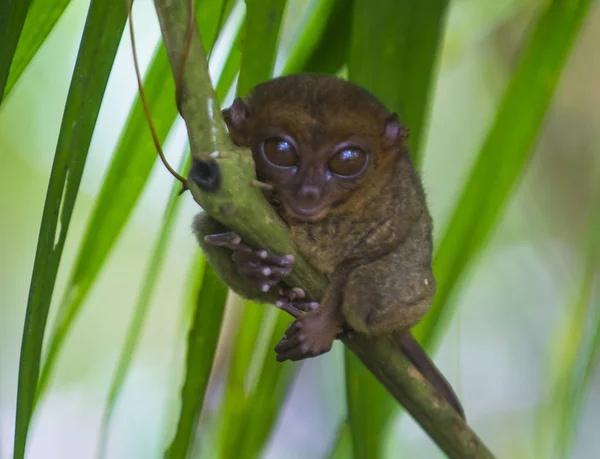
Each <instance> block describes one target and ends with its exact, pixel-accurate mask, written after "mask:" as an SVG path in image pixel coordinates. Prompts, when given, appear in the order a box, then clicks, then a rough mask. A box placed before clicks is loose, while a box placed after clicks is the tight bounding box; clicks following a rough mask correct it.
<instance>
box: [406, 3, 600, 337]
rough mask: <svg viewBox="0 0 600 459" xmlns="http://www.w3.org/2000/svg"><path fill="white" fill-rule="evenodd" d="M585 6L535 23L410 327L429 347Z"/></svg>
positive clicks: (523, 157) (545, 102)
mask: <svg viewBox="0 0 600 459" xmlns="http://www.w3.org/2000/svg"><path fill="white" fill-rule="evenodd" d="M589 6H590V1H589V0H577V1H575V2H570V1H566V0H555V1H553V2H552V3H551V4H550V5H549V6H548V8H547V9H546V10H545V11H544V12H543V13H542V15H541V16H540V18H539V19H538V21H537V24H536V27H535V30H534V31H533V34H532V35H531V38H530V40H529V43H528V45H527V47H526V49H525V51H524V53H523V55H522V58H521V60H520V63H519V65H518V67H517V69H516V70H515V73H514V75H513V77H512V79H511V81H510V83H509V85H508V87H507V89H506V92H505V94H504V98H503V100H502V102H501V105H500V109H499V111H498V113H497V115H496V119H495V121H494V123H493V125H492V127H491V129H490V131H489V133H488V135H487V137H486V139H485V142H484V144H483V146H482V148H481V150H480V152H479V155H478V157H477V159H476V162H475V164H474V167H473V169H472V171H471V173H470V176H469V178H468V180H467V183H466V185H465V187H464V189H463V192H462V195H461V197H460V199H459V201H458V204H457V206H456V209H455V211H454V214H453V216H452V218H451V220H450V223H449V225H448V228H447V229H446V232H445V235H444V237H443V239H442V242H441V244H440V245H439V247H438V250H437V253H436V255H435V259H434V273H435V274H436V277H437V278H438V285H437V293H436V296H435V298H434V300H433V304H432V307H431V311H430V312H429V313H428V314H427V315H426V316H425V318H424V319H423V320H422V321H421V323H420V324H419V325H417V327H416V328H415V337H416V338H417V339H418V340H419V341H421V342H422V343H423V344H424V345H425V346H427V347H430V346H433V345H434V343H435V341H436V339H437V337H438V336H439V334H440V332H441V328H442V324H443V323H445V322H447V320H445V319H446V318H447V317H448V316H449V315H450V314H451V304H452V303H451V301H450V298H451V296H452V294H453V293H454V290H455V289H456V288H457V286H458V284H459V281H460V279H461V277H462V275H463V273H464V272H465V271H466V269H467V267H468V266H469V265H470V264H471V263H472V261H473V260H474V258H475V257H476V255H477V254H478V253H480V252H481V250H482V248H483V247H484V245H485V243H486V242H487V240H488V237H489V235H490V234H491V232H492V231H493V229H494V228H495V226H496V224H497V222H498V219H499V217H500V215H501V212H502V211H503V209H504V207H505V205H506V201H507V197H508V195H509V193H510V191H511V190H512V188H513V186H514V184H515V183H516V181H517V180H518V178H519V177H520V175H521V173H522V171H523V169H524V167H525V165H526V164H527V161H528V159H529V157H530V155H531V152H532V148H533V145H534V143H535V140H536V139H537V135H538V132H539V129H540V126H541V124H542V121H543V119H544V115H545V113H546V110H547V108H548V106H549V104H550V101H551V99H552V96H553V94H554V90H555V88H556V85H557V83H558V80H559V77H560V74H561V71H562V69H563V67H564V64H565V61H566V59H567V57H568V55H569V52H570V50H571V48H572V45H573V43H574V41H575V38H576V37H577V34H578V32H579V30H580V28H581V24H582V22H583V19H584V18H585V16H586V13H587V11H588V10H589ZM482 190H484V191H482Z"/></svg>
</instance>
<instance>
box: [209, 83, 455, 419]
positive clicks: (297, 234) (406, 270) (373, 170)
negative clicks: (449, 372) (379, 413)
mask: <svg viewBox="0 0 600 459" xmlns="http://www.w3.org/2000/svg"><path fill="white" fill-rule="evenodd" d="M224 117H225V120H226V122H227V124H228V127H229V131H230V134H231V137H232V140H233V141H234V142H235V143H236V144H238V145H241V146H246V147H248V148H250V149H251V150H252V154H253V157H254V160H255V163H256V173H257V177H258V179H259V180H261V181H264V182H267V183H270V184H271V185H272V186H273V191H272V192H270V193H267V194H266V197H267V199H269V201H270V202H271V204H272V205H273V206H274V207H275V208H276V209H277V210H278V212H279V214H280V215H281V217H282V219H283V220H284V221H285V222H286V223H287V224H288V226H289V229H290V234H291V238H292V241H293V243H294V246H295V247H296V249H297V250H298V252H299V253H300V254H302V255H303V256H304V257H305V258H306V260H308V261H309V262H310V263H311V264H312V265H313V266H314V267H315V268H316V269H317V270H318V271H319V272H321V273H323V274H325V275H327V276H328V277H329V279H330V285H329V287H328V289H327V291H326V292H325V295H324V297H323V298H322V299H321V310H320V311H317V313H313V316H315V317H316V316H318V315H319V314H321V315H322V317H324V318H325V320H323V321H321V322H318V321H316V320H313V319H314V318H315V317H307V316H305V317H304V318H303V319H306V325H305V328H304V330H307V329H308V325H309V322H310V321H311V320H313V322H314V324H313V325H311V326H312V327H315V328H314V330H318V332H317V331H315V333H316V334H320V335H327V336H322V337H319V336H318V337H317V340H318V339H322V341H323V342H322V343H317V344H315V347H319V346H321V347H322V350H321V351H319V352H326V351H327V350H328V349H329V347H330V346H331V342H330V341H332V340H333V339H334V337H335V334H336V333H337V332H338V331H339V327H340V326H341V325H342V323H345V324H346V325H348V326H350V327H351V328H352V329H354V330H357V331H359V332H362V333H366V334H378V335H381V334H389V335H392V334H394V335H395V336H399V335H400V336H401V335H402V333H403V332H407V331H408V330H409V329H410V327H412V326H413V325H415V324H416V323H417V322H418V321H419V320H420V319H421V318H422V317H423V315H424V314H425V313H426V312H427V310H428V309H429V306H430V303H431V299H432V297H433V295H434V293H435V279H434V277H433V274H432V271H431V261H432V260H431V257H432V237H431V232H432V221H431V217H430V215H429V212H428V209H427V205H426V202H425V196H424V193H423V188H422V186H421V182H420V179H419V177H418V176H417V174H416V172H415V170H414V168H413V166H412V164H411V161H410V159H409V156H408V153H407V148H406V145H405V142H404V141H405V135H404V134H402V133H403V132H404V131H403V130H402V129H400V127H399V125H395V124H393V123H397V122H396V121H395V118H394V117H393V116H392V114H391V113H390V112H389V111H388V110H387V109H386V108H385V107H384V106H383V105H382V104H381V103H380V102H379V101H378V100H377V99H375V98H374V97H373V96H372V95H371V94H370V93H368V92H367V91H365V90H364V89H362V88H359V87H358V86H356V85H354V84H352V83H349V82H347V81H344V80H341V79H338V78H333V77H329V76H316V75H293V76H288V77H283V78H278V79H275V80H272V81H269V82H267V83H264V84H261V85H259V86H257V87H256V88H254V89H253V90H252V91H251V93H250V94H249V96H248V97H247V98H246V99H245V101H242V100H240V99H238V100H236V101H235V103H234V104H233V106H232V107H231V108H230V109H227V110H224ZM390 123H391V124H390ZM390 126H391V128H390ZM399 129H400V130H399ZM396 132H399V133H400V134H399V135H395V133H396ZM390 133H391V134H390ZM273 136H277V137H282V136H284V137H285V138H288V139H290V142H292V143H293V145H294V146H295V148H296V150H297V153H298V156H299V158H300V162H299V165H298V167H297V169H294V170H288V169H281V168H276V167H273V165H272V164H270V163H269V162H268V161H267V160H266V159H265V158H264V155H263V154H262V153H261V145H262V142H263V141H265V140H266V139H267V138H270V137H273ZM346 141H351V142H352V144H355V145H359V146H360V148H361V149H363V150H364V151H366V152H367V153H368V157H369V159H368V163H367V166H366V168H365V169H364V171H363V172H362V174H360V175H359V176H357V177H355V178H352V179H349V178H340V177H338V176H335V174H333V175H332V174H329V175H327V174H328V172H327V164H328V160H329V158H330V157H331V155H332V154H333V153H334V152H335V151H336V149H337V148H339V145H343V142H346ZM307 184H310V185H311V186H313V187H315V188H317V189H318V190H319V202H320V203H321V204H323V206H324V210H323V211H322V212H320V213H319V214H318V215H316V216H314V218H310V219H306V218H300V217H299V216H298V214H297V213H295V212H294V211H293V209H294V207H295V205H296V204H297V201H298V199H299V198H298V196H300V194H301V193H300V190H301V189H302V187H304V186H306V185H307ZM203 219H206V217H202V218H200V219H199V220H198V221H197V232H198V234H199V239H200V242H201V244H202V245H203V247H204V249H205V251H206V252H207V256H208V257H209V261H211V262H213V263H215V264H216V265H217V270H218V271H219V272H220V273H221V275H222V276H223V277H224V278H225V280H226V281H227V282H228V283H229V284H230V285H231V286H232V287H233V288H234V289H235V290H236V291H238V293H240V294H242V295H244V296H246V297H249V298H253V299H259V300H263V301H272V299H273V297H272V294H262V293H260V292H257V291H256V289H254V290H252V289H245V288H244V286H243V282H241V281H240V279H239V276H236V275H235V273H233V270H232V269H231V268H230V267H229V268H223V269H219V268H218V264H219V263H226V264H227V263H228V264H231V261H228V262H221V261H219V260H222V259H224V258H225V257H224V252H221V254H220V255H218V254H217V252H219V250H221V251H222V250H223V249H218V248H214V247H207V246H206V245H205V244H204V243H203V241H202V237H203V235H205V234H209V233H207V232H206V231H205V230H203V229H202V226H203V225H205V223H202V221H203ZM217 255H218V256H217ZM217 259H218V260H217ZM232 276H233V277H236V279H233V278H232ZM303 319H299V320H303ZM327 324H329V325H327ZM399 343H400V344H399V345H400V346H403V344H402V343H403V341H402V340H400V341H399ZM414 346H416V347H417V348H418V345H417V344H416V342H415V343H414V345H412V347H411V346H404V347H403V348H405V349H408V350H409V352H412V351H410V349H415V347H414ZM419 349H420V348H419ZM314 351H315V353H317V354H318V352H317V351H318V349H315V350H314ZM420 352H421V353H420V354H418V353H417V354H418V355H417V354H414V355H412V356H411V355H409V358H411V359H412V360H413V362H415V364H420V365H421V367H422V368H425V369H426V370H427V369H429V370H427V371H425V372H424V374H427V375H428V379H430V381H431V382H432V383H433V384H434V385H436V387H438V390H440V391H441V392H442V393H443V394H445V396H446V398H448V399H449V401H450V403H452V404H453V405H454V406H455V407H456V408H457V409H458V410H459V411H461V407H460V403H459V402H458V400H457V399H456V396H454V394H453V392H452V390H451V388H450V386H449V385H448V384H447V382H445V380H444V379H443V377H442V376H441V375H439V373H438V372H437V370H436V369H435V367H433V366H432V364H431V362H429V361H426V362H425V361H424V360H423V357H422V355H425V354H424V352H423V351H422V350H421V351H420ZM421 371H423V370H422V369H421ZM432 375H434V376H432ZM436 375H437V376H436ZM448 394H450V395H448ZM452 397H454V398H452Z"/></svg>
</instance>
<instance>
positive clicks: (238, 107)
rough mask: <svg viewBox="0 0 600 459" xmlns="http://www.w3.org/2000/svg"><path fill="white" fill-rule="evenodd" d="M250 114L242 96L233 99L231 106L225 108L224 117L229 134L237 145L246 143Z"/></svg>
mask: <svg viewBox="0 0 600 459" xmlns="http://www.w3.org/2000/svg"><path fill="white" fill-rule="evenodd" d="M248 114H249V112H248V106H247V105H246V103H245V102H244V101H243V100H242V99H241V98H240V97H237V98H236V99H235V100H234V101H233V104H231V107H229V108H226V109H225V110H223V118H224V119H225V123H227V128H228V129H229V135H230V136H231V140H233V143H235V144H236V145H244V143H245V139H246V119H247V118H248Z"/></svg>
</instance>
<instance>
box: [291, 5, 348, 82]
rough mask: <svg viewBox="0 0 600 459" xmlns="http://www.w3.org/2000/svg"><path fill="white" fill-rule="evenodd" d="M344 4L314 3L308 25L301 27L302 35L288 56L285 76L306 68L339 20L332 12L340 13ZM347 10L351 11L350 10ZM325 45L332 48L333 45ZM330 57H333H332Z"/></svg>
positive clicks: (307, 21)
mask: <svg viewBox="0 0 600 459" xmlns="http://www.w3.org/2000/svg"><path fill="white" fill-rule="evenodd" d="M342 3H343V0H319V1H316V2H313V3H312V8H311V10H310V11H309V17H308V19H307V20H306V23H305V24H303V25H301V34H300V36H299V37H298V39H297V40H296V42H295V43H294V47H293V48H292V50H291V52H290V53H289V55H288V56H287V60H286V63H285V68H284V70H283V72H282V73H283V74H284V75H286V74H290V73H295V72H298V71H299V70H300V69H303V68H304V67H305V66H306V63H307V62H308V60H309V59H310V58H311V57H312V55H313V53H314V50H315V49H316V48H317V46H319V45H321V44H322V43H324V40H323V35H324V34H325V32H326V30H327V29H328V27H329V26H330V24H332V23H333V21H335V20H336V19H337V17H336V15H335V14H333V13H332V12H333V11H335V12H336V13H339V11H336V10H337V9H340V8H339V6H340V5H342ZM346 3H347V2H346ZM346 9H347V10H348V11H350V10H349V9H348V8H346ZM346 24H347V22H346ZM346 24H345V25H346ZM344 30H346V31H348V34H347V35H348V36H349V30H348V28H347V27H345V28H344ZM325 43H327V45H328V46H329V47H331V43H329V42H325ZM330 54H333V53H330ZM329 57H331V55H330V56H329Z"/></svg>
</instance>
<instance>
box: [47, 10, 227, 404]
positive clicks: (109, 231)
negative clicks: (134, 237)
mask: <svg viewBox="0 0 600 459" xmlns="http://www.w3.org/2000/svg"><path fill="white" fill-rule="evenodd" d="M196 3H197V17H198V18H199V20H198V22H199V26H200V27H205V28H204V29H203V30H204V31H205V32H206V34H207V35H209V36H210V37H211V39H210V41H209V42H208V46H210V47H211V48H208V49H212V46H213V44H214V41H215V39H216V37H215V35H216V30H215V29H214V24H213V19H214V18H215V17H216V15H217V14H220V8H219V6H220V0H210V1H209V0H196ZM144 92H145V94H146V98H147V100H148V106H149V109H150V114H151V116H152V122H153V125H154V128H155V131H156V134H157V137H158V140H159V142H161V143H164V141H165V140H166V138H167V135H168V133H169V131H170V129H171V127H172V126H173V123H174V122H175V120H176V118H177V108H176V105H175V104H174V94H175V84H174V82H173V79H172V77H171V67H170V65H169V59H168V56H167V52H166V50H165V48H164V47H163V46H162V44H161V43H159V44H158V45H157V51H156V54H155V56H154V58H153V60H152V62H151V63H150V66H149V68H148V71H147V74H146V77H145V78H144ZM156 162H157V155H156V148H155V146H154V141H153V140H152V137H151V135H150V132H149V131H148V120H147V119H146V114H145V111H144V108H143V104H142V102H141V99H140V97H139V95H137V96H136V99H135V101H134V103H133V106H132V109H131V111H130V113H129V116H128V119H127V121H126V124H125V127H124V129H123V131H122V133H121V137H120V139H119V143H118V144H117V147H116V149H115V152H114V154H113V157H112V159H111V163H110V166H109V168H108V171H107V173H106V176H105V178H104V181H103V183H102V187H101V190H100V193H99V195H98V198H97V199H96V202H95V204H94V208H93V210H92V213H91V216H90V219H89V221H88V224H87V227H86V229H85V232H84V236H83V239H82V242H81V244H80V247H79V250H78V254H77V258H76V261H75V264H74V267H73V268H72V270H71V275H70V278H69V282H68V284H67V287H66V289H65V293H64V294H63V299H62V302H61V306H60V313H59V316H58V317H57V320H56V322H55V325H54V328H53V332H52V336H51V338H50V340H49V344H48V352H47V353H46V358H45V361H44V365H43V368H42V374H41V376H40V382H39V385H38V398H41V397H43V395H44V393H45V392H46V390H47V388H48V384H49V381H50V378H51V377H52V373H53V371H54V367H55V365H56V361H57V358H58V356H59V355H60V352H61V350H62V348H63V346H64V343H65V340H66V337H67V335H68V333H69V331H70V330H71V327H72V324H73V323H74V321H75V320H76V318H77V317H78V315H79V313H80V311H81V308H82V307H83V304H84V302H85V300H86V298H87V295H88V294H89V292H90V289H91V288H92V286H93V285H94V283H95V281H96V279H97V277H98V275H99V273H100V271H101V270H102V268H103V267H104V265H105V263H106V260H107V259H108V257H109V255H110V253H111V250H112V248H113V247H114V245H115V244H116V242H117V240H118V237H119V235H120V234H121V232H122V230H123V228H124V227H125V224H126V223H127V221H128V220H129V217H130V215H131V213H132V212H133V209H134V207H135V205H136V203H137V202H138V200H139V198H140V196H141V194H142V191H143V190H144V187H145V185H146V183H147V181H148V179H149V177H150V173H151V171H152V168H153V166H154V165H155V164H156ZM100 228H101V229H102V231H99V229H100Z"/></svg>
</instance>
